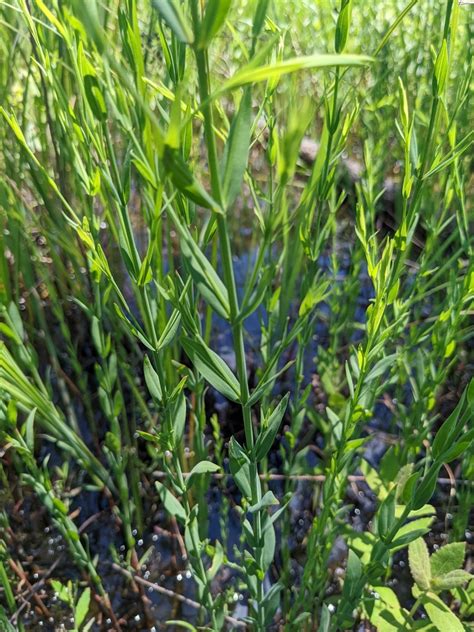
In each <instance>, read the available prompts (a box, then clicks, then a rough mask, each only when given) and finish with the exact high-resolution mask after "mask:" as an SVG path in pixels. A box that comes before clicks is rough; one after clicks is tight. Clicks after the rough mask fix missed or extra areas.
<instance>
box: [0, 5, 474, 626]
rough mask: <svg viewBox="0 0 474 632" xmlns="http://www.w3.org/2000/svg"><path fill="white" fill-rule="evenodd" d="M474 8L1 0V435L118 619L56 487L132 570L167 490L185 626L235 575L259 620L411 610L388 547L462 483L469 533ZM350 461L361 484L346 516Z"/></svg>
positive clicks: (12, 464)
mask: <svg viewBox="0 0 474 632" xmlns="http://www.w3.org/2000/svg"><path fill="white" fill-rule="evenodd" d="M467 15H468V14H467V12H466V11H464V8H462V7H460V6H459V5H458V3H456V2H454V1H453V0H447V1H446V2H445V3H444V4H443V10H442V11H440V10H439V7H438V5H437V4H436V3H435V2H433V1H431V0H426V2H423V3H421V2H416V1H410V2H408V1H407V2H406V3H403V2H399V1H398V0H390V2H385V3H372V5H371V6H370V7H361V6H360V5H358V3H354V2H352V1H351V0H340V1H339V0H338V1H337V2H336V1H335V2H331V3H329V2H328V3H309V2H295V1H292V0H290V1H289V2H286V3H283V2H281V1H280V0H274V2H269V1H268V0H258V1H257V2H243V3H232V2H230V1H227V0H225V1H224V0H219V1H217V0H207V2H200V1H198V0H187V1H183V2H182V1H180V0H153V2H145V1H144V0H127V1H126V2H119V1H118V0H111V1H110V2H97V1H96V0H87V2H83V1H80V0H52V1H51V2H48V3H46V2H44V1H43V0H31V1H30V0H15V2H13V3H6V2H0V30H1V33H2V35H3V36H4V37H3V38H2V40H1V43H0V50H1V51H2V54H3V55H4V56H5V59H8V64H5V66H7V65H8V67H10V68H11V69H12V71H11V72H6V71H4V70H3V68H2V69H1V70H0V93H1V95H2V105H1V110H0V112H1V118H2V120H3V123H4V125H3V126H2V127H1V129H0V148H1V149H0V165H1V168H2V171H4V173H5V178H4V181H3V182H2V183H1V184H0V225H1V227H2V231H0V247H1V249H2V253H3V257H2V260H1V264H0V301H1V304H0V320H1V322H0V333H1V337H2V340H1V341H0V401H1V406H2V408H1V411H2V419H3V421H2V423H3V438H2V441H3V443H4V447H5V448H8V449H6V450H5V455H3V456H2V459H3V460H4V461H5V463H4V467H5V471H6V472H7V474H6V476H7V477H8V476H9V477H10V478H11V480H12V481H14V482H18V485H19V490H21V489H23V488H28V489H30V490H33V492H34V493H35V495H36V496H37V497H38V498H39V499H40V501H41V503H42V505H43V506H44V507H45V509H46V510H47V512H48V515H49V517H50V520H51V522H52V524H53V525H54V526H55V528H56V529H57V530H58V531H59V532H60V533H61V534H62V535H63V537H64V538H65V540H66V542H67V544H68V546H69V551H70V555H71V558H72V560H73V563H74V566H75V567H76V568H77V569H78V570H79V571H80V572H82V573H85V574H86V576H88V578H90V580H91V582H90V589H91V591H95V592H96V593H97V594H98V596H99V597H100V599H99V600H102V603H103V605H104V606H105V609H106V610H108V612H109V614H110V616H111V618H114V617H115V614H114V612H112V609H111V607H110V601H109V599H108V597H107V592H108V589H107V586H106V582H107V581H109V580H108V578H107V576H104V577H102V576H101V573H100V572H99V571H98V570H97V569H98V566H97V564H96V562H97V557H96V556H95V555H94V554H93V552H91V551H89V548H88V546H87V542H88V540H87V537H86V534H82V531H80V529H79V527H78V525H77V524H76V518H75V516H74V514H73V515H72V516H71V515H69V511H68V504H67V498H68V496H69V495H72V490H71V489H70V487H73V488H76V489H79V492H78V493H79V494H80V500H81V501H83V503H84V504H85V505H86V504H87V498H88V496H87V495H88V494H90V493H91V492H93V493H98V494H100V495H101V497H102V500H103V503H104V505H105V506H106V507H107V509H104V511H108V512H110V516H111V517H113V523H114V525H115V526H116V527H117V531H118V532H119V533H120V536H118V537H121V538H123V547H124V549H123V550H124V553H123V556H121V557H120V556H119V555H118V554H117V555H115V553H114V554H113V560H114V563H115V565H117V564H120V565H122V566H123V567H124V568H123V569H122V570H124V571H125V572H126V573H127V574H128V575H133V577H136V578H137V581H138V579H143V578H141V577H140V575H141V573H142V571H143V568H142V566H143V567H144V566H145V563H144V562H143V560H144V559H145V560H146V556H144V557H142V558H141V559H140V547H141V546H142V545H143V539H144V538H145V537H146V535H147V532H148V531H149V530H150V528H151V526H152V525H153V520H155V519H156V515H157V514H156V509H157V507H160V508H163V509H164V511H165V515H166V516H167V519H168V520H170V523H171V524H172V525H174V523H175V522H176V524H177V525H178V527H177V529H178V534H177V539H178V540H179V542H181V540H182V542H183V544H182V545H181V546H182V547H183V549H184V551H185V555H184V557H185V559H183V560H180V561H178V563H177V566H176V569H175V570H176V573H178V571H179V574H181V571H182V570H183V568H182V566H181V565H180V564H181V562H182V564H183V565H185V570H186V571H189V573H190V574H191V576H192V578H193V580H194V584H193V585H194V589H193V590H195V591H196V596H197V601H198V602H199V607H198V608H196V609H197V610H198V613H197V615H196V617H195V618H193V620H192V621H184V620H181V619H179V616H178V615H176V617H175V613H174V612H173V615H172V616H173V621H178V622H180V621H181V623H180V624H181V625H182V626H185V627H186V626H187V627H191V628H193V626H194V627H195V625H194V624H196V625H197V626H206V627H208V628H210V629H212V630H221V629H223V628H224V627H225V626H226V625H227V624H226V621H227V623H228V622H229V616H231V615H232V612H231V609H232V607H233V604H234V603H235V602H234V601H233V597H232V595H233V594H235V597H236V598H237V601H239V600H240V599H242V600H243V602H244V604H245V607H246V608H247V611H246V612H245V625H247V626H248V627H249V628H250V629H252V630H258V631H260V632H261V631H263V630H267V629H269V628H270V627H271V626H272V625H274V624H275V625H276V624H277V622H278V623H279V624H280V625H281V626H282V627H283V628H284V629H287V630H296V629H304V630H308V631H309V630H312V629H313V628H314V627H315V626H318V625H319V628H320V629H321V630H340V629H348V628H350V627H351V626H352V624H353V618H354V616H355V615H356V616H357V617H359V616H364V617H366V618H368V619H369V620H370V621H371V622H372V623H373V624H374V625H376V626H380V627H381V629H383V627H382V625H392V624H393V626H395V629H396V625H406V626H415V627H413V629H417V628H416V626H417V625H418V624H417V623H416V622H415V621H414V619H413V615H414V614H415V611H413V612H410V609H409V607H407V604H406V603H400V601H399V597H398V596H397V594H396V592H395V591H394V590H393V589H392V588H391V587H389V586H388V585H387V582H388V581H389V580H390V577H391V576H392V574H393V570H392V566H393V559H394V555H395V554H396V553H397V552H399V551H401V550H402V549H403V548H406V547H411V550H413V546H414V542H419V538H420V537H421V536H424V535H425V534H426V533H427V532H428V530H429V528H430V527H431V526H432V525H433V521H434V517H435V515H436V512H438V513H440V512H444V513H445V514H446V515H447V513H448V508H449V512H451V511H452V512H453V513H454V515H455V518H454V519H455V529H454V530H455V532H456V535H455V536H454V535H453V537H456V538H459V536H460V535H461V534H462V533H463V531H464V530H465V528H466V525H467V520H468V517H467V506H468V503H469V499H470V497H471V496H472V486H471V485H470V482H469V478H470V474H471V473H472V467H473V457H472V450H471V447H472V441H473V431H472V429H471V427H470V416H471V415H472V410H473V406H474V396H473V386H472V382H471V385H468V379H467V378H465V376H464V375H463V374H466V375H467V374H468V373H469V371H470V370H471V369H472V355H470V352H471V346H472V334H473V331H474V330H473V328H472V325H471V324H470V320H469V317H470V316H472V300H473V297H474V267H473V266H474V264H473V260H472V252H473V239H472V231H470V224H471V223H472V205H471V202H470V198H469V193H470V192H471V189H472V182H470V180H469V173H470V171H469V169H470V155H469V153H470V149H471V147H472V143H473V140H474V136H473V133H472V121H471V120H470V112H472V107H471V105H472V104H471V103H470V100H471V91H470V84H471V80H472V69H471V65H472V63H471V62H472V27H471V25H470V23H469V19H468V17H467ZM314 33H317V34H318V37H317V38H314V36H313V34H314ZM427 33H429V37H428V36H427V35H426V34H427ZM310 138H311V139H312V138H316V139H318V143H317V144H316V146H315V147H313V145H312V144H311V142H310ZM308 143H309V145H310V147H311V148H312V152H313V154H314V155H312V157H310V158H309V159H308V157H307V155H306V154H305V153H304V152H303V151H302V150H303V148H304V146H305V145H308ZM310 153H311V152H310ZM242 228H250V230H248V231H247V233H248V234H247V233H245V236H244V237H242V233H244V232H245V231H243V230H242ZM221 338H224V339H225V345H221V344H220V342H219V340H220V339H221ZM224 347H226V348H224ZM463 389H464V390H463ZM461 393H462V394H461ZM213 400H215V401H216V402H217V405H216V406H215V407H213ZM222 402H225V406H226V407H227V410H228V413H227V417H226V416H225V415H224V414H220V413H219V414H218V412H217V409H218V407H219V405H221V406H224V404H223V403H222ZM456 402H457V405H455V403H456ZM219 403H220V404H219ZM453 408H454V411H453ZM381 409H383V410H384V411H385V412H383V413H382V412H381ZM451 411H453V412H451ZM373 437H375V439H376V441H377V440H378V441H379V442H382V441H383V442H387V443H389V444H390V446H391V447H390V448H389V449H388V450H386V451H385V454H384V456H383V458H382V459H378V458H374V457H370V454H371V449H370V444H371V439H372V438H373ZM49 453H52V454H55V455H57V457H56V458H57V459H59V460H61V459H63V460H64V462H65V463H67V472H68V476H67V477H66V476H63V475H62V474H61V472H62V469H61V467H60V466H57V467H56V468H55V467H53V466H52V465H51V464H50V460H48V458H49V457H48V454H49ZM369 461H371V462H372V465H369ZM379 461H380V462H379ZM449 464H454V465H452V467H453V468H454V470H455V473H453V474H452V476H451V470H450V469H448V468H450V465H449ZM443 467H446V468H447V471H448V473H449V474H450V476H451V478H452V479H453V480H455V484H456V489H455V494H454V495H453V497H452V498H449V499H448V500H446V498H445V496H444V495H443V494H444V486H443V485H444V483H440V481H439V480H438V479H439V478H440V472H442V471H443V470H442V468H443ZM354 477H355V479H354ZM361 477H362V479H363V482H361ZM349 483H350V484H351V485H359V487H358V488H357V494H358V493H359V492H360V493H361V494H362V495H364V492H365V491H367V490H366V488H365V487H364V485H367V486H368V489H369V490H370V493H371V494H373V495H374V499H373V502H374V503H375V506H374V508H373V510H371V511H369V514H371V516H370V518H368V517H367V516H365V517H364V520H365V523H364V524H363V527H362V528H363V531H362V532H361V531H360V529H359V527H358V528H355V527H354V528H353V527H352V526H351V524H350V503H351V502H357V501H353V500H350V497H349V492H350V488H349V487H348V485H349ZM76 484H77V487H76ZM304 485H307V487H304ZM453 485H454V483H453ZM301 489H303V492H301ZM437 493H438V496H436V494H437ZM212 494H215V495H217V497H218V499H219V500H218V505H219V506H218V508H217V510H216V509H215V508H213V507H212V505H211V503H210V502H209V499H210V497H211V495H212ZM356 498H357V496H356ZM20 502H21V499H20ZM431 503H432V504H431ZM80 504H81V502H79V505H80ZM452 504H453V506H451V505H452ZM6 505H8V507H10V509H9V510H10V511H11V505H13V503H12V501H11V500H10V501H8V503H6ZM458 505H459V506H458ZM216 513H217V516H216ZM372 514H373V515H372ZM300 521H301V522H302V523H303V525H302V527H301V529H303V530H304V533H303V534H302V535H301V537H300V536H299V534H298V532H299V531H300V528H299V527H300ZM305 521H306V522H305ZM215 524H218V525H219V529H212V533H213V534H214V535H212V538H211V535H210V534H211V530H210V526H212V527H214V526H215ZM229 524H232V525H236V526H235V529H236V531H237V532H238V533H237V534H231V533H230V532H228V531H229ZM86 525H87V522H86ZM219 531H220V533H219ZM216 533H217V535H216ZM231 536H236V537H231ZM298 537H299V541H297V538H298ZM341 538H343V539H344V541H345V542H346V544H347V546H348V548H349V552H348V554H347V556H346V558H345V559H343V560H342V561H341V562H340V564H339V566H338V567H337V569H336V570H337V572H336V571H335V570H334V569H333V568H332V557H333V555H334V551H335V550H336V549H337V545H338V542H339V540H340V539H341ZM236 540H237V541H238V542H239V543H240V545H239V546H234V547H232V546H231V543H232V542H235V541H236ZM140 542H142V544H139V543H140ZM448 546H451V545H448ZM10 548H11V550H12V551H13V546H11V547H10ZM112 548H114V547H112ZM444 548H445V547H444ZM440 550H443V549H440ZM12 554H13V553H12ZM97 555H99V553H97ZM107 555H109V554H107ZM107 555H105V554H104V553H103V551H101V552H100V556H101V557H102V559H101V562H103V563H107V562H108V561H110V560H109V559H108V557H107ZM100 556H99V557H100ZM104 558H106V559H104ZM0 568H1V567H0ZM226 576H227V577H228V589H227V590H226V591H223V590H221V582H222V581H223V580H222V577H226ZM60 579H61V578H60ZM60 579H58V580H54V581H60ZM160 582H161V580H160ZM2 585H3V586H4V590H5V591H7V592H6V595H7V599H8V604H7V605H8V606H9V607H12V603H11V595H9V593H8V588H6V587H5V586H6V584H5V583H4V581H3V579H2ZM62 585H63V587H64V586H66V587H65V588H64V590H63V594H64V596H65V597H67V599H68V600H69V601H68V603H69V605H70V606H71V607H73V606H74V604H76V595H75V594H74V590H72V588H71V589H69V588H68V587H67V585H66V584H64V582H62ZM58 586H59V584H58ZM71 586H72V584H71ZM140 586H141V584H140ZM430 586H431V585H430ZM133 589H134V590H135V589H136V590H138V585H133ZM427 590H428V589H427ZM429 590H430V591H431V590H432V588H431V587H430V589H429ZM460 590H461V589H460ZM462 590H464V589H462ZM466 590H469V589H466ZM374 591H376V592H378V594H379V596H380V599H375V598H374V597H373V592H374ZM425 592H426V591H425ZM239 593H240V595H241V596H240V597H239ZM84 594H86V595H88V594H89V593H85V591H84V592H83V593H82V596H83V595H84ZM82 596H81V599H82ZM142 597H143V595H142ZM85 599H86V597H84V600H85ZM420 599H421V597H420ZM436 599H438V598H437V597H436ZM436 599H435V601H436ZM178 601H179V600H178ZM146 603H147V602H146V598H143V599H142V600H141V601H140V604H142V605H140V606H137V607H140V608H141V607H143V613H144V616H145V617H146V618H147V619H150V618H151V617H152V615H151V614H150V612H149V611H148V607H147V605H146ZM239 603H240V601H239ZM420 603H421V601H420ZM443 603H444V602H443ZM466 603H467V602H466V599H464V600H463V605H462V607H461V608H460V609H459V617H460V618H467V617H468V616H469V611H468V610H467V611H466V608H467V606H466V607H465V604H466ZM195 605H196V604H195V602H194V606H195ZM194 606H193V607H194ZM74 607H75V606H74ZM424 607H425V606H424ZM445 607H446V608H448V606H445ZM448 609H449V608H448ZM415 610H416V608H415ZM387 612H388V613H389V616H388V619H389V620H388V623H387V616H386V615H387ZM427 612H428V614H429V611H428V609H427ZM450 612H451V611H450ZM126 615H127V613H123V616H125V617H126ZM139 616H140V615H139ZM430 616H431V615H430ZM454 616H455V615H454V614H453V617H454ZM392 619H393V620H392ZM115 620H116V621H118V619H117V618H116V619H115ZM390 622H391V623H390ZM240 623H242V622H240ZM242 624H243V623H242ZM115 625H118V623H115ZM150 625H151V624H150ZM176 625H178V623H177V624H176ZM76 627H79V624H77V625H76ZM387 629H390V628H387Z"/></svg>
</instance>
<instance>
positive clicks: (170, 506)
mask: <svg viewBox="0 0 474 632" xmlns="http://www.w3.org/2000/svg"><path fill="white" fill-rule="evenodd" d="M155 485H156V489H157V490H158V493H159V494H160V498H161V502H162V503H163V506H164V508H165V509H166V511H167V512H168V514H169V515H170V516H175V517H176V518H178V520H180V521H181V522H183V523H184V522H186V511H185V510H184V507H183V505H182V504H181V503H180V502H179V500H178V499H177V498H176V497H175V496H173V494H172V493H171V492H170V491H169V489H167V488H166V487H165V486H164V485H163V484H162V483H160V482H159V481H156V483H155Z"/></svg>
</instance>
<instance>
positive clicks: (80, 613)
mask: <svg viewBox="0 0 474 632" xmlns="http://www.w3.org/2000/svg"><path fill="white" fill-rule="evenodd" d="M90 601H91V589H90V588H85V589H84V590H83V591H82V593H81V596H80V597H79V599H78V601H77V604H76V607H75V611H74V620H75V623H76V627H77V628H78V629H79V628H80V627H81V625H82V622H83V621H84V619H85V618H86V615H87V613H88V612H89V605H90Z"/></svg>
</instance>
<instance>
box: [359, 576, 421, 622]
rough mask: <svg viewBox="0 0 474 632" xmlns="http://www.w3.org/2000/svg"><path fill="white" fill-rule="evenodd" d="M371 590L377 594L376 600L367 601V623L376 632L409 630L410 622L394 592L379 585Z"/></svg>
mask: <svg viewBox="0 0 474 632" xmlns="http://www.w3.org/2000/svg"><path fill="white" fill-rule="evenodd" d="M372 588H373V590H374V591H375V592H376V593H378V599H374V600H370V601H369V600H367V601H366V603H365V608H366V610H367V614H368V618H369V621H370V623H371V624H372V625H373V626H374V627H375V629H376V630H377V632H400V630H403V626H406V629H407V630H411V629H412V627H411V621H410V619H409V617H408V615H407V613H406V611H405V610H404V608H402V607H401V606H400V602H399V601H398V598H397V595H396V594H395V592H394V591H393V590H392V589H391V588H387V587H385V586H380V585H379V586H372Z"/></svg>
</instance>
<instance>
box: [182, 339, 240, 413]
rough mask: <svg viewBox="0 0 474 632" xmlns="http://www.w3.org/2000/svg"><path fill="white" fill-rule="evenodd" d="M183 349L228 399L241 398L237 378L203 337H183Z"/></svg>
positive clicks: (207, 378) (204, 375)
mask: <svg viewBox="0 0 474 632" xmlns="http://www.w3.org/2000/svg"><path fill="white" fill-rule="evenodd" d="M182 345H183V349H184V350H185V352H186V355H187V356H188V357H189V359H190V360H191V362H192V363H193V364H194V366H195V367H196V368H197V370H198V371H199V372H200V373H201V374H202V375H203V377H204V379H206V380H207V381H208V382H209V384H211V385H212V386H213V387H214V388H215V389H216V390H217V391H219V393H222V395H224V396H225V397H227V398H228V399H230V400H232V401H234V402H238V401H239V400H240V385H239V382H238V381H237V378H236V377H235V375H234V374H233V373H232V371H231V370H230V369H229V367H228V366H227V364H226V363H225V362H224V360H222V359H221V358H220V357H219V356H218V355H217V353H215V351H212V349H210V348H209V347H208V346H207V345H206V343H205V342H204V340H202V338H194V339H192V338H183V340H182Z"/></svg>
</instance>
